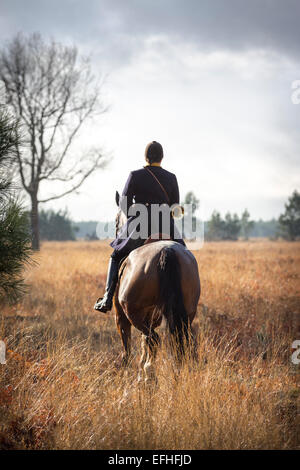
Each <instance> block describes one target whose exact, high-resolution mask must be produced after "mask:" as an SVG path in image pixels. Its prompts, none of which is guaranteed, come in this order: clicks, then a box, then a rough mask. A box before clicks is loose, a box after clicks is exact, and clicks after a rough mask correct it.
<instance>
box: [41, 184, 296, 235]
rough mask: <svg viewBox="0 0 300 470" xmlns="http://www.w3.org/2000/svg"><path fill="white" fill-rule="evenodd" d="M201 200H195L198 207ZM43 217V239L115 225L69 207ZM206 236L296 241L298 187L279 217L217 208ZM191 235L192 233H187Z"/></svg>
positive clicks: (42, 214) (207, 225) (205, 233)
mask: <svg viewBox="0 0 300 470" xmlns="http://www.w3.org/2000/svg"><path fill="white" fill-rule="evenodd" d="M191 194H192V195H193V198H194V202H195V201H196V198H195V196H194V194H193V193H188V195H187V196H188V197H186V198H185V203H186V201H187V200H190V197H191ZM196 206H197V203H196V202H195V205H194V207H195V210H196ZM39 218H40V237H41V240H49V241H51V240H58V241H64V240H73V241H74V240H77V239H85V240H97V239H98V237H97V234H96V228H97V225H98V224H102V225H103V226H104V225H106V224H110V225H111V227H112V228H113V227H114V221H110V222H105V221H102V222H97V221H87V222H74V221H73V220H72V219H71V217H70V215H69V214H68V211H67V209H64V210H59V211H56V212H55V211H54V210H52V209H50V210H47V211H45V210H42V211H41V212H40V214H39ZM204 237H205V240H207V241H221V240H231V241H236V240H239V239H242V240H248V239H249V238H255V237H262V238H269V239H273V240H275V239H277V238H283V239H285V240H290V241H294V240H296V239H298V238H300V193H299V192H297V191H294V192H293V194H292V196H291V197H290V198H289V199H288V202H287V203H286V205H285V212H284V213H283V214H282V215H281V216H280V217H279V218H278V219H275V218H273V219H271V220H269V221H264V220H261V219H260V220H257V221H255V220H251V219H250V213H249V211H248V210H247V209H245V210H244V211H243V213H242V215H241V217H239V216H238V215H237V214H236V213H234V214H232V213H230V212H227V213H226V214H225V216H224V217H222V216H221V214H220V212H218V211H216V210H215V211H213V213H212V215H211V217H210V219H209V220H207V221H205V222H204ZM185 238H186V239H189V237H188V234H186V235H185Z"/></svg>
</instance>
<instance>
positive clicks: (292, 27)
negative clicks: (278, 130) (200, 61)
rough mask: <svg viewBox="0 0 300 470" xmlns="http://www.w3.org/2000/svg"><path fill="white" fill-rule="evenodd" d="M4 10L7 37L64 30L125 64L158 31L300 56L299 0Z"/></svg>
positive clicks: (7, 0)
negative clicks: (21, 32) (145, 39)
mask: <svg viewBox="0 0 300 470" xmlns="http://www.w3.org/2000/svg"><path fill="white" fill-rule="evenodd" d="M1 10H2V11H1V13H2V16H3V17H4V18H6V20H7V21H8V25H7V27H6V28H4V30H2V34H1V35H2V38H4V37H5V36H8V35H10V34H13V33H15V32H17V31H18V30H20V29H22V30H25V31H32V30H39V31H42V32H45V33H47V34H52V35H58V34H59V35H62V36H64V37H70V38H73V39H75V40H76V41H78V42H80V41H81V42H91V43H92V44H94V45H95V46H96V47H97V48H98V49H99V51H101V53H102V54H103V56H106V57H110V59H111V60H115V61H117V62H120V63H122V62H123V61H127V60H128V59H129V58H130V57H131V56H132V54H134V53H135V51H136V50H137V49H139V47H140V46H141V43H142V41H143V39H144V38H147V37H149V36H153V35H154V36H155V35H167V36H169V37H170V38H172V39H173V40H174V41H176V40H177V41H180V42H188V43H194V44H196V45H197V47H198V48H199V50H201V51H203V52H208V51H214V50H221V51H222V50H231V51H245V50H264V51H269V52H276V53H280V54H283V55H285V56H288V57H292V58H293V59H294V60H299V58H300V50H299V43H300V28H299V24H298V23H299V22H298V19H299V17H300V3H299V1H298V0H285V1H284V2H283V1H282V0H251V2H250V1H241V0H214V1H212V0H207V1H203V0H202V1H201V0H187V1H183V0H164V1H163V2H162V1H161V0H151V1H149V0H127V1H124V0H89V1H88V2H83V1H81V0H63V1H62V0H52V1H51V2H49V1H48V0H26V2H24V1H23V0H2V2H1ZM12 19H13V21H11V20H12Z"/></svg>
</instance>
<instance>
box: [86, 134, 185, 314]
mask: <svg viewBox="0 0 300 470" xmlns="http://www.w3.org/2000/svg"><path fill="white" fill-rule="evenodd" d="M145 159H146V163H147V165H146V166H145V167H143V168H141V169H140V170H136V171H132V172H131V173H130V175H129V177H128V180H127V182H126V185H125V188H124V191H123V193H122V201H126V204H125V207H124V204H123V205H122V202H121V204H120V205H121V207H122V210H123V211H124V212H125V214H126V216H127V213H128V210H129V208H130V206H132V204H134V203H135V204H144V205H145V206H146V207H147V208H148V209H149V208H151V204H159V205H161V204H167V205H168V206H172V205H174V204H179V189H178V183H177V179H176V176H175V175H174V174H173V173H170V172H169V171H167V170H165V169H164V168H162V167H161V161H162V159H163V148H162V146H161V144H159V143H158V142H156V141H155V140H154V141H153V142H150V143H149V144H148V145H147V147H146V150H145ZM126 198H127V199H126ZM148 214H149V217H148V221H149V223H148V233H147V236H150V235H151V234H152V235H153V233H154V232H153V228H151V217H150V211H149V210H148ZM133 219H134V217H129V218H128V219H127V222H126V224H125V226H124V227H123V228H122V231H121V232H122V233H121V234H119V235H118V236H117V238H116V239H115V240H114V241H113V242H112V243H111V246H112V247H113V248H114V251H113V253H112V255H111V257H110V262H109V267H108V273H107V281H106V288H105V293H104V297H103V298H101V299H98V301H97V302H96V304H95V306H94V309H95V310H99V311H100V312H107V311H109V310H111V308H112V300H113V295H114V291H115V288H116V285H117V281H118V268H119V264H120V261H121V260H122V259H124V258H125V257H126V256H128V255H129V253H130V252H131V251H132V250H134V249H135V248H138V247H139V246H141V245H143V244H144V242H145V239H144V238H141V237H138V238H137V237H136V236H132V235H133V234H132V233H131V234H129V235H128V233H127V232H126V230H127V229H128V223H129V222H132V220H133ZM159 226H160V227H161V225H159ZM174 231H176V229H174V220H173V218H172V217H171V218H170V238H171V239H173V240H174V239H175V240H176V241H177V242H179V243H182V244H183V245H185V243H184V241H183V240H182V239H181V238H180V236H179V234H178V235H177V234H174ZM159 232H162V230H161V229H160V230H159ZM124 233H126V236H124Z"/></svg>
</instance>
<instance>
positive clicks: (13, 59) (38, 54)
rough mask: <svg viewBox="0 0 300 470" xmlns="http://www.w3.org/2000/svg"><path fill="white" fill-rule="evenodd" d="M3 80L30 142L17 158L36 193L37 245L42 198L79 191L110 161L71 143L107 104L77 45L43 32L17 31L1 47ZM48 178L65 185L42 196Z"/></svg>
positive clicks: (33, 210) (24, 179)
mask: <svg viewBox="0 0 300 470" xmlns="http://www.w3.org/2000/svg"><path fill="white" fill-rule="evenodd" d="M0 80H1V81H2V82H3V84H4V88H5V91H6V101H7V104H8V105H9V106H10V107H11V108H12V110H13V112H14V114H15V116H16V117H17V119H18V120H19V122H20V124H22V128H23V134H24V139H25V141H26V142H27V146H26V147H27V148H25V149H24V148H23V149H22V153H21V152H20V151H19V149H18V148H17V152H16V155H17V158H16V160H17V168H18V172H19V174H20V179H21V183H22V185H23V187H24V189H25V191H26V192H27V193H28V194H29V196H30V199H31V227H32V246H33V248H34V249H36V250H38V249H39V219H38V206H39V203H41V202H48V201H51V200H54V199H58V198H61V197H63V196H65V195H67V194H70V193H72V192H73V191H76V190H77V189H78V188H79V187H80V186H81V185H82V183H83V182H84V181H85V180H86V179H87V178H88V176H89V175H91V174H92V173H93V172H94V171H95V170H97V169H99V168H101V167H103V166H104V164H105V163H106V160H105V157H104V156H103V154H102V152H101V151H100V150H99V149H98V150H97V149H93V148H89V149H87V150H85V153H84V155H83V156H82V155H79V154H75V153H74V151H73V148H71V147H72V144H73V142H74V139H75V138H76V137H77V136H78V134H79V131H80V130H81V128H82V126H83V125H84V124H85V123H86V122H87V121H88V119H89V118H93V117H95V116H96V115H99V114H102V113H104V112H105V111H106V110H107V108H106V107H105V106H104V104H103V101H102V96H101V95H100V90H101V82H100V81H99V80H97V79H96V78H95V77H94V76H93V75H92V72H91V66H90V62H89V60H88V59H86V58H80V57H79V55H78V51H77V49H76V47H70V46H64V45H62V44H60V43H57V42H55V41H51V42H49V43H47V42H45V41H44V40H43V39H42V37H41V35H40V34H38V33H35V34H33V35H31V36H23V35H21V34H18V35H17V36H16V37H14V39H13V40H12V41H11V42H10V43H8V44H7V45H6V46H5V47H4V48H3V49H2V50H1V51H0ZM71 150H72V152H71ZM44 181H60V182H62V184H63V185H64V189H63V190H62V191H61V193H59V194H55V195H52V196H49V197H47V198H46V199H39V190H40V184H41V183H42V182H44Z"/></svg>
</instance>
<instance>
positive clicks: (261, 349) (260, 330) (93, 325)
mask: <svg viewBox="0 0 300 470" xmlns="http://www.w3.org/2000/svg"><path fill="white" fill-rule="evenodd" d="M109 255H110V249H109V247H108V246H107V244H105V243H103V242H87V243H85V242H74V243H71V242H70V243H53V242H52V243H44V244H43V246H42V249H41V252H40V253H39V254H38V255H36V259H37V261H38V265H37V266H36V267H34V268H30V270H28V271H27V273H26V278H27V282H28V283H29V285H30V289H29V293H28V295H27V296H26V297H24V299H23V301H22V302H20V303H19V304H17V305H15V306H13V307H5V308H2V310H1V312H0V313H1V319H0V339H4V340H5V342H6V345H7V364H6V365H0V447H1V448H3V449H16V448H20V449H24V448H26V449H43V448H48V449H71V448H72V449H95V448H97V449H262V448H263V449H289V448H297V447H298V446H299V409H300V408H299V396H300V394H299V382H298V378H299V375H298V374H299V366H297V365H293V364H292V362H291V354H292V350H291V345H292V342H293V341H294V340H295V339H300V332H299V313H300V290H299V287H300V285H299V280H300V244H299V243H285V242H267V241H259V242H233V243H230V242H228V243H225V242H224V243H206V244H205V245H204V247H203V249H202V250H200V251H198V252H195V255H196V257H197V260H198V264H199V272H200V277H201V283H202V295H201V299H200V303H199V308H198V314H197V318H196V320H195V322H194V334H195V338H196V342H197V356H196V359H193V360H192V359H190V360H186V361H185V363H184V364H183V366H182V367H181V368H180V370H179V369H178V368H176V367H175V365H174V362H173V361H172V358H171V357H170V354H169V351H168V349H167V348H166V347H165V346H163V347H162V349H161V350H160V352H159V354H158V357H157V361H156V374H157V379H158V383H157V385H156V386H153V387H147V388H145V387H144V386H143V385H138V384H137V380H136V379H137V369H138V359H139V354H140V335H139V333H138V332H137V331H134V335H133V337H134V341H133V345H134V354H133V360H132V362H131V364H130V365H129V366H128V367H127V369H124V368H122V367H121V366H120V354H121V351H122V349H121V341H120V339H119V337H118V335H117V332H116V328H115V325H114V317H113V314H112V313H111V314H107V315H104V314H100V313H99V314H98V313H96V312H94V311H93V304H94V301H95V300H96V298H97V297H98V296H99V295H100V294H101V292H102V290H103V287H104V283H105V277H106V266H107V262H108V258H109Z"/></svg>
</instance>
